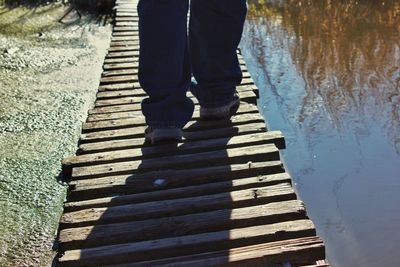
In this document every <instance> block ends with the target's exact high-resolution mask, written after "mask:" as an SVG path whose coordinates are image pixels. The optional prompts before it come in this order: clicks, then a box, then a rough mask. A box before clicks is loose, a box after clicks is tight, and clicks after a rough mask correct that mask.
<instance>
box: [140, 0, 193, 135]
mask: <svg viewBox="0 0 400 267" xmlns="http://www.w3.org/2000/svg"><path fill="white" fill-rule="evenodd" d="M188 2H189V1H188V0H140V1H139V4H138V13H139V35H140V59H139V82H140V84H141V86H142V87H143V89H144V90H145V91H146V93H147V94H148V95H149V98H146V99H145V100H144V101H143V102H142V112H143V114H144V116H145V117H146V123H147V125H149V126H150V127H151V128H152V129H156V128H164V129H165V128H179V129H180V128H182V127H183V126H184V125H185V124H186V123H187V122H188V121H189V120H190V118H191V117H192V114H193V109H194V105H193V102H192V101H191V100H190V99H189V98H187V97H186V92H187V90H188V88H189V86H190V77H191V70H190V61H189V56H188V43H187V12H188V8H189V3H188Z"/></svg>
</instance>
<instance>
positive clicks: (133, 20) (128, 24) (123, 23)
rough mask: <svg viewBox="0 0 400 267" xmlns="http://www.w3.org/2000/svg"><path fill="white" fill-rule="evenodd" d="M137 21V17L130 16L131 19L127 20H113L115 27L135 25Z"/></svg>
mask: <svg viewBox="0 0 400 267" xmlns="http://www.w3.org/2000/svg"><path fill="white" fill-rule="evenodd" d="M138 21H139V18H137V19H136V20H135V19H134V18H133V17H132V19H131V20H129V21H117V22H115V26H117V27H122V26H129V27H132V26H136V25H137V22H138Z"/></svg>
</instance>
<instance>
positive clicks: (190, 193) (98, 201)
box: [64, 173, 291, 212]
mask: <svg viewBox="0 0 400 267" xmlns="http://www.w3.org/2000/svg"><path fill="white" fill-rule="evenodd" d="M92 182H93V181H92ZM279 183H291V178H290V176H289V175H288V174H287V173H278V174H271V175H262V176H257V177H249V178H241V179H233V180H228V181H220V182H212V183H205V184H197V185H190V186H184V187H178V188H171V189H163V190H156V191H149V192H143V193H136V194H128V195H118V196H113V197H101V198H99V196H98V195H97V196H94V198H92V199H88V200H81V201H71V202H66V203H65V205H64V211H65V212H71V211H78V210H82V209H88V208H101V207H112V206H119V205H125V204H133V203H142V202H147V201H160V200H171V199H177V198H184V197H194V196H201V195H205V194H217V193H222V192H228V191H238V190H243V189H250V188H256V187H265V186H271V185H275V184H279ZM91 185H94V186H96V184H95V183H92V184H91Z"/></svg>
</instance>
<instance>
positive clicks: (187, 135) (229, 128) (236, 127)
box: [80, 114, 265, 144]
mask: <svg viewBox="0 0 400 267" xmlns="http://www.w3.org/2000/svg"><path fill="white" fill-rule="evenodd" d="M250 115H251V114H244V115H238V116H235V117H234V118H233V119H235V121H237V122H238V123H237V124H235V123H233V124H232V123H230V122H229V121H227V123H226V124H225V125H223V124H218V123H216V122H212V121H209V122H207V121H204V122H202V123H197V122H196V121H191V122H189V123H188V124H187V128H186V130H185V131H184V132H183V138H184V139H185V140H203V139H207V138H220V137H227V136H233V135H243V134H249V133H257V132H265V123H264V122H261V120H260V118H257V117H254V120H255V121H259V122H254V123H248V124H246V122H247V121H246V118H249V117H250ZM239 116H242V118H243V121H242V122H243V123H242V122H241V121H240V120H241V118H240V117H239ZM213 124H214V125H215V126H216V127H217V126H218V128H216V129H206V130H201V131H195V132H194V131H191V130H194V129H201V128H203V129H204V128H207V127H210V125H213ZM219 125H221V126H219ZM189 127H190V129H189ZM145 129H146V126H140V123H139V125H138V126H137V127H134V128H127V129H114V130H104V131H97V132H89V133H85V134H82V135H81V137H80V143H81V144H83V143H89V142H102V141H110V140H118V139H126V138H143V137H144V131H145ZM143 141H144V140H143Z"/></svg>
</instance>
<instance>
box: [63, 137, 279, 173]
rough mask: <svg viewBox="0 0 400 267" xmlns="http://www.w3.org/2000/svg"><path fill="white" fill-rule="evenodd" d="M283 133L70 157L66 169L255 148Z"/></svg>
mask: <svg viewBox="0 0 400 267" xmlns="http://www.w3.org/2000/svg"><path fill="white" fill-rule="evenodd" d="M282 140H283V136H282V133H281V132H265V133H256V134H249V135H243V136H234V137H225V138H216V139H211V140H199V141H194V142H190V143H185V144H183V143H181V144H179V145H177V144H164V145H158V146H148V147H141V148H134V149H125V150H119V151H111V152H102V153H93V154H87V155H79V156H74V157H68V158H65V159H64V160H63V165H64V167H68V168H72V167H77V166H87V165H89V166H90V165H95V164H105V163H111V162H121V161H129V160H138V159H142V158H150V157H155V156H161V155H162V156H167V155H180V154H186V153H197V152H204V151H211V150H216V149H223V148H234V147H243V146H254V145H260V144H271V143H274V144H275V142H277V143H282Z"/></svg>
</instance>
